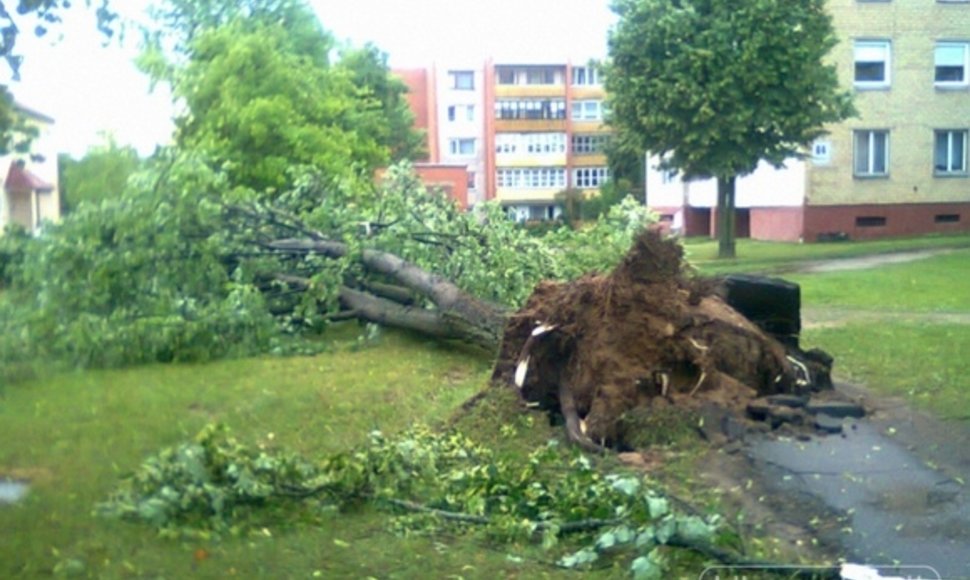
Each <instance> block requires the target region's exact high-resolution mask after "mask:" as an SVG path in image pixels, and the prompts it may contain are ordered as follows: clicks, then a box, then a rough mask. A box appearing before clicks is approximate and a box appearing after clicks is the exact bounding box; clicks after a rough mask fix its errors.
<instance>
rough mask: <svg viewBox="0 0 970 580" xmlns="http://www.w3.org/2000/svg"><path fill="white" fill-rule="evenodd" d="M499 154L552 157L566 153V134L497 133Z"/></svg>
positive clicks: (497, 151)
mask: <svg viewBox="0 0 970 580" xmlns="http://www.w3.org/2000/svg"><path fill="white" fill-rule="evenodd" d="M495 152H496V153H498V154H523V153H528V154H532V155H551V154H560V153H565V152H566V134H565V133H497V134H496V135H495Z"/></svg>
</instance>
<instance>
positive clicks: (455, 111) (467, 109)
mask: <svg viewBox="0 0 970 580" xmlns="http://www.w3.org/2000/svg"><path fill="white" fill-rule="evenodd" d="M459 119H462V120H465V121H474V120H475V105H449V106H448V121H449V122H455V121H457V120H459Z"/></svg>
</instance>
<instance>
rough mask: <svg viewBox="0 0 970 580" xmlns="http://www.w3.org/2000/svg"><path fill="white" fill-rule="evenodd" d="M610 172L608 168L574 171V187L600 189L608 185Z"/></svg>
mask: <svg viewBox="0 0 970 580" xmlns="http://www.w3.org/2000/svg"><path fill="white" fill-rule="evenodd" d="M609 177H610V171H609V169H607V168H606V167H579V168H576V169H574V170H573V186H574V187H582V188H589V187H599V186H601V185H603V184H604V183H606V181H607V180H608V179H609Z"/></svg>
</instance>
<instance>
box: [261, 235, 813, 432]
mask: <svg viewBox="0 0 970 580" xmlns="http://www.w3.org/2000/svg"><path fill="white" fill-rule="evenodd" d="M303 233H304V234H306V237H304V238H289V239H280V240H274V241H271V242H268V243H266V244H265V245H264V246H265V248H267V249H268V250H271V251H274V252H281V253H295V254H298V255H306V254H315V255H322V256H326V257H328V258H331V259H336V258H343V257H346V256H347V255H348V254H349V253H350V251H351V250H350V248H348V247H347V246H346V245H345V244H342V243H339V242H334V241H332V240H327V239H325V238H324V237H323V235H322V234H321V233H319V232H312V231H304V232H303ZM358 259H359V262H360V265H361V266H362V267H363V269H364V270H365V271H366V272H368V273H370V274H376V275H380V276H383V277H385V278H386V279H388V280H390V281H392V282H393V283H395V284H398V285H399V286H392V287H393V288H397V290H395V291H394V292H391V293H385V295H384V296H375V295H373V294H368V293H366V292H362V291H358V290H355V289H352V288H349V287H343V288H341V290H340V301H341V303H342V304H343V306H344V307H345V308H347V309H349V310H350V311H351V312H353V313H354V314H355V315H356V316H357V317H359V318H361V319H363V320H368V321H370V322H375V323H379V324H387V325H392V326H400V327H405V328H410V329H412V330H417V331H419V332H423V333H426V334H429V335H433V336H436V337H441V338H457V339H462V340H466V341H469V342H474V343H476V344H479V345H481V346H484V347H486V348H494V347H495V346H496V345H498V344H499V342H498V339H499V337H500V336H501V348H500V350H499V355H498V359H497V361H496V364H495V368H494V372H493V381H494V382H495V383H498V384H504V385H513V386H515V387H516V388H517V389H519V391H520V392H521V394H522V397H523V398H524V400H525V401H527V402H529V403H531V404H534V405H538V406H539V407H541V408H543V409H546V410H548V411H550V412H553V413H556V414H560V415H562V417H563V418H564V420H565V426H566V430H567V433H568V435H569V438H570V439H571V440H572V441H573V442H575V443H577V444H579V445H581V446H582V447H584V448H585V449H588V450H594V451H595V450H601V449H603V448H604V447H607V446H610V447H619V448H623V447H630V444H629V441H630V433H628V432H627V431H628V430H630V429H637V428H641V427H640V426H638V425H636V424H635V421H631V420H630V419H631V418H634V417H636V415H637V414H642V413H651V412H655V411H658V410H662V409H664V408H665V407H667V406H670V405H677V406H682V407H684V406H686V407H697V406H699V405H700V403H701V402H704V403H710V402H711V401H715V402H716V403H717V404H719V405H721V406H723V407H725V408H728V409H731V410H733V411H736V412H738V413H739V414H743V413H744V410H745V408H746V407H747V405H748V404H749V403H750V402H751V401H752V400H754V399H756V398H760V397H764V396H766V395H777V394H794V395H807V394H808V393H809V392H810V391H811V390H813V389H820V388H824V387H827V386H829V385H830V383H829V380H828V375H829V371H830V364H831V360H830V359H826V358H825V357H824V356H811V355H807V354H806V353H803V352H801V351H800V350H799V349H798V347H797V337H795V339H794V341H792V340H791V339H790V337H789V340H786V341H785V342H787V343H788V344H787V345H786V344H784V343H783V342H782V341H780V340H779V337H777V336H773V335H772V334H769V333H767V332H765V330H764V329H762V328H760V327H759V326H757V325H756V324H755V323H753V322H752V321H751V320H749V319H747V318H746V317H745V316H743V315H741V314H740V313H739V312H737V311H736V310H734V309H733V308H732V307H731V306H730V305H729V304H728V303H726V302H725V300H724V299H723V298H722V296H721V295H719V292H723V288H722V287H721V285H720V283H719V281H717V280H712V279H706V278H702V277H695V276H692V275H690V274H689V272H688V269H687V265H686V263H685V261H684V258H683V252H682V248H681V246H680V245H679V243H678V242H677V241H675V240H672V239H665V238H664V236H663V234H662V233H661V232H660V230H659V229H645V230H643V231H642V233H641V234H640V235H638V236H637V237H636V239H635V241H634V244H633V246H632V247H631V248H630V250H629V252H628V253H627V255H626V257H625V258H624V259H623V260H622V261H621V262H620V263H619V265H618V266H617V267H616V268H615V269H614V270H613V271H612V272H610V273H609V274H589V275H586V276H583V277H581V278H579V279H577V280H574V281H569V282H554V281H543V282H541V283H539V284H538V285H537V287H536V288H535V290H534V292H533V293H532V295H531V297H530V298H529V300H528V301H527V303H526V304H525V306H524V307H523V308H522V309H520V310H519V311H518V312H515V313H512V312H511V311H510V310H508V309H506V308H503V307H502V306H499V305H496V304H493V303H490V302H487V301H484V300H481V299H478V298H475V297H474V296H471V295H469V294H468V293H466V292H463V291H462V290H461V289H460V288H458V287H457V286H456V285H455V284H453V283H452V282H451V281H449V280H446V279H443V278H441V277H440V276H436V275H434V274H432V273H430V272H427V271H425V270H423V269H421V268H418V267H416V266H415V265H414V264H411V263H408V262H407V261H405V260H402V259H401V258H400V257H398V256H395V255H393V254H389V253H386V252H380V251H375V250H368V249H365V250H362V251H361V252H360V254H359V257H358ZM285 280H286V281H287V283H289V284H291V285H295V286H298V287H303V288H306V287H307V286H308V285H309V284H310V282H309V281H308V280H306V279H303V278H298V279H294V278H286V279H285ZM413 295H418V296H420V297H421V298H422V299H423V301H419V303H424V302H425V301H426V302H427V303H430V304H432V305H433V308H432V309H428V308H421V307H417V306H415V305H414V304H406V303H402V302H401V301H400V300H395V299H394V298H393V297H392V296H397V297H407V298H408V299H409V300H410V298H411V297H412V296H413ZM748 298H750V297H748ZM503 330H504V332H503Z"/></svg>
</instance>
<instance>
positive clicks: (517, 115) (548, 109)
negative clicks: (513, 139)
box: [495, 99, 566, 119]
mask: <svg viewBox="0 0 970 580" xmlns="http://www.w3.org/2000/svg"><path fill="white" fill-rule="evenodd" d="M495 118H496V119H565V118H566V101H565V100H563V99H501V100H498V101H496V102H495Z"/></svg>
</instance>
